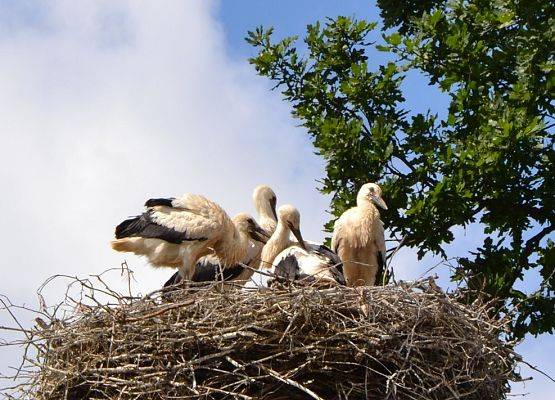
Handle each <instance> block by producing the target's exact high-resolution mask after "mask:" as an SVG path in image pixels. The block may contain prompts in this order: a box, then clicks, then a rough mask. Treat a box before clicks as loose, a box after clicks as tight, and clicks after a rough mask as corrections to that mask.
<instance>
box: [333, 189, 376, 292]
mask: <svg viewBox="0 0 555 400" xmlns="http://www.w3.org/2000/svg"><path fill="white" fill-rule="evenodd" d="M381 195H382V190H381V188H380V187H379V186H378V185H376V184H375V183H367V184H364V185H363V186H362V187H361V188H360V190H359V192H358V195H357V206H356V207H353V208H350V209H349V210H347V211H345V212H344V213H343V215H341V217H339V219H338V220H337V221H336V222H335V226H334V230H333V237H332V245H331V247H332V250H333V251H334V252H336V253H337V255H339V258H340V259H341V261H342V262H343V270H344V274H345V278H346V280H347V285H349V286H361V285H368V286H372V285H374V284H375V283H376V277H377V276H379V275H381V274H382V273H383V269H384V266H385V255H386V249H385V238H384V227H383V223H382V221H381V220H380V213H379V211H378V209H377V208H376V206H378V207H381V208H383V209H386V210H387V206H386V204H385V202H384V201H383V199H382V198H381Z"/></svg>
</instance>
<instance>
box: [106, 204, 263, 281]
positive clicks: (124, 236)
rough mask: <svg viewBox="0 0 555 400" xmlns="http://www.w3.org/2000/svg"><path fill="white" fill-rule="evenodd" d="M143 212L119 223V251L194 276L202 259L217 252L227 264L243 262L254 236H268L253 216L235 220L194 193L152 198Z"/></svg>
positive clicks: (185, 276) (184, 275) (237, 216)
mask: <svg viewBox="0 0 555 400" xmlns="http://www.w3.org/2000/svg"><path fill="white" fill-rule="evenodd" d="M145 206H146V207H147V210H146V211H145V212H144V213H143V214H142V215H140V216H137V217H133V218H130V219H128V220H125V221H123V222H122V223H121V224H119V225H118V226H117V227H116V232H115V234H116V240H114V241H112V242H111V245H112V248H113V249H114V250H116V251H123V252H132V253H135V254H137V255H142V256H146V257H147V258H148V260H149V262H150V263H151V264H152V265H153V266H155V267H174V268H175V267H177V268H179V271H180V274H181V276H182V277H183V278H185V279H187V280H188V279H190V278H191V277H192V276H193V274H194V271H195V264H196V262H197V261H198V259H199V258H200V257H202V256H204V255H207V254H215V255H216V256H217V257H218V258H219V260H220V262H221V264H222V265H223V266H226V265H233V264H236V263H238V262H239V261H241V260H242V259H243V258H244V257H245V256H246V254H247V251H248V249H249V245H250V239H251V238H252V239H254V240H260V241H263V242H265V241H266V240H267V234H266V233H265V232H264V230H263V229H262V228H260V226H259V225H258V224H257V223H256V221H255V220H254V219H253V218H252V217H251V216H249V215H247V214H244V213H241V214H237V215H236V216H235V217H234V218H233V219H230V218H229V216H228V215H227V214H226V212H225V211H224V210H223V209H222V208H221V207H220V206H219V205H217V204H216V203H214V202H213V201H211V200H208V199H207V198H205V197H203V196H199V195H195V194H186V195H184V196H182V197H180V198H169V199H150V200H148V201H147V202H146V203H145Z"/></svg>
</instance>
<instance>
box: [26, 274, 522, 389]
mask: <svg viewBox="0 0 555 400" xmlns="http://www.w3.org/2000/svg"><path fill="white" fill-rule="evenodd" d="M88 289H91V288H90V287H89V288H88ZM103 291H104V293H105V294H109V295H110V296H111V297H113V298H116V300H117V301H116V302H112V305H110V306H108V305H102V304H100V303H98V304H96V305H95V306H86V307H85V306H81V307H74V310H75V311H74V312H73V313H72V314H71V315H69V316H67V315H66V316H64V319H62V320H60V319H58V318H59V317H52V319H51V320H50V321H48V322H45V321H39V322H41V323H40V325H41V327H37V328H35V329H33V330H32V331H27V335H28V338H29V339H28V340H29V341H30V342H32V343H33V344H35V345H37V346H38V347H37V348H38V354H37V357H36V359H34V360H32V361H31V362H32V363H35V365H36V369H35V370H34V372H32V373H31V376H30V380H29V381H28V382H27V385H26V386H23V387H24V388H25V390H24V391H25V397H27V398H36V399H170V398H180V399H183V398H202V399H223V398H230V399H232V398H243V399H250V398H256V399H310V398H313V399H501V398H505V395H506V393H507V392H508V389H509V387H508V380H510V379H511V378H514V374H513V371H514V368H515V362H516V358H517V357H516V355H515V353H513V351H512V350H511V347H510V346H509V345H507V344H505V343H504V342H502V341H501V340H499V335H500V332H501V330H502V329H503V326H502V325H501V324H500V323H499V322H495V321H494V320H492V319H490V318H489V317H488V310H487V307H486V306H478V305H473V306H472V307H469V306H464V305H462V304H461V303H460V302H459V301H457V299H456V298H454V297H453V296H451V295H446V294H445V293H443V292H442V291H441V290H439V289H438V288H437V286H435V284H434V282H433V281H432V280H427V281H419V282H416V283H412V284H399V285H396V286H386V287H372V288H365V289H362V290H355V289H351V288H344V287H336V288H332V289H318V288H316V287H281V288H277V289H276V288H274V289H246V290H231V291H229V290H228V291H222V290H217V288H214V287H212V288H208V289H201V290H199V289H198V288H197V289H192V288H190V289H184V290H182V291H180V292H179V293H176V294H174V295H173V296H172V297H173V298H172V299H171V300H170V301H168V299H167V298H165V299H164V298H163V296H162V295H161V294H160V293H155V294H151V295H149V296H146V297H143V298H133V297H129V296H123V295H119V294H117V293H115V292H113V291H110V290H107V289H103ZM93 292H94V291H93ZM114 303H115V305H114ZM73 306H74V305H73Z"/></svg>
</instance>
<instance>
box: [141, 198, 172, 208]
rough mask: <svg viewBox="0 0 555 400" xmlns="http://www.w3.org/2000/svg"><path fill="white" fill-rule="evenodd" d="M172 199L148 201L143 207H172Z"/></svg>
mask: <svg viewBox="0 0 555 400" xmlns="http://www.w3.org/2000/svg"><path fill="white" fill-rule="evenodd" d="M174 200H175V198H174V197H170V198H169V199H148V200H147V201H146V203H145V207H155V206H166V207H173V201H174Z"/></svg>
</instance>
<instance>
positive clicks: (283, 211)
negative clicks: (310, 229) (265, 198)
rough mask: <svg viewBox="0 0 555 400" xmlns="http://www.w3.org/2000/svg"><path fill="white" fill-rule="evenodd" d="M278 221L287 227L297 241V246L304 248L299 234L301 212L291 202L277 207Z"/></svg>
mask: <svg viewBox="0 0 555 400" xmlns="http://www.w3.org/2000/svg"><path fill="white" fill-rule="evenodd" d="M278 217H279V222H281V223H282V224H283V225H285V226H286V227H288V228H289V229H290V230H291V232H292V233H293V235H294V236H295V238H297V241H298V242H299V246H301V247H302V248H303V249H305V250H306V245H305V243H304V240H303V236H302V235H301V214H300V213H299V210H297V209H296V208H295V207H293V206H292V205H291V204H285V205H283V206H281V207H280V208H279V209H278Z"/></svg>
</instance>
